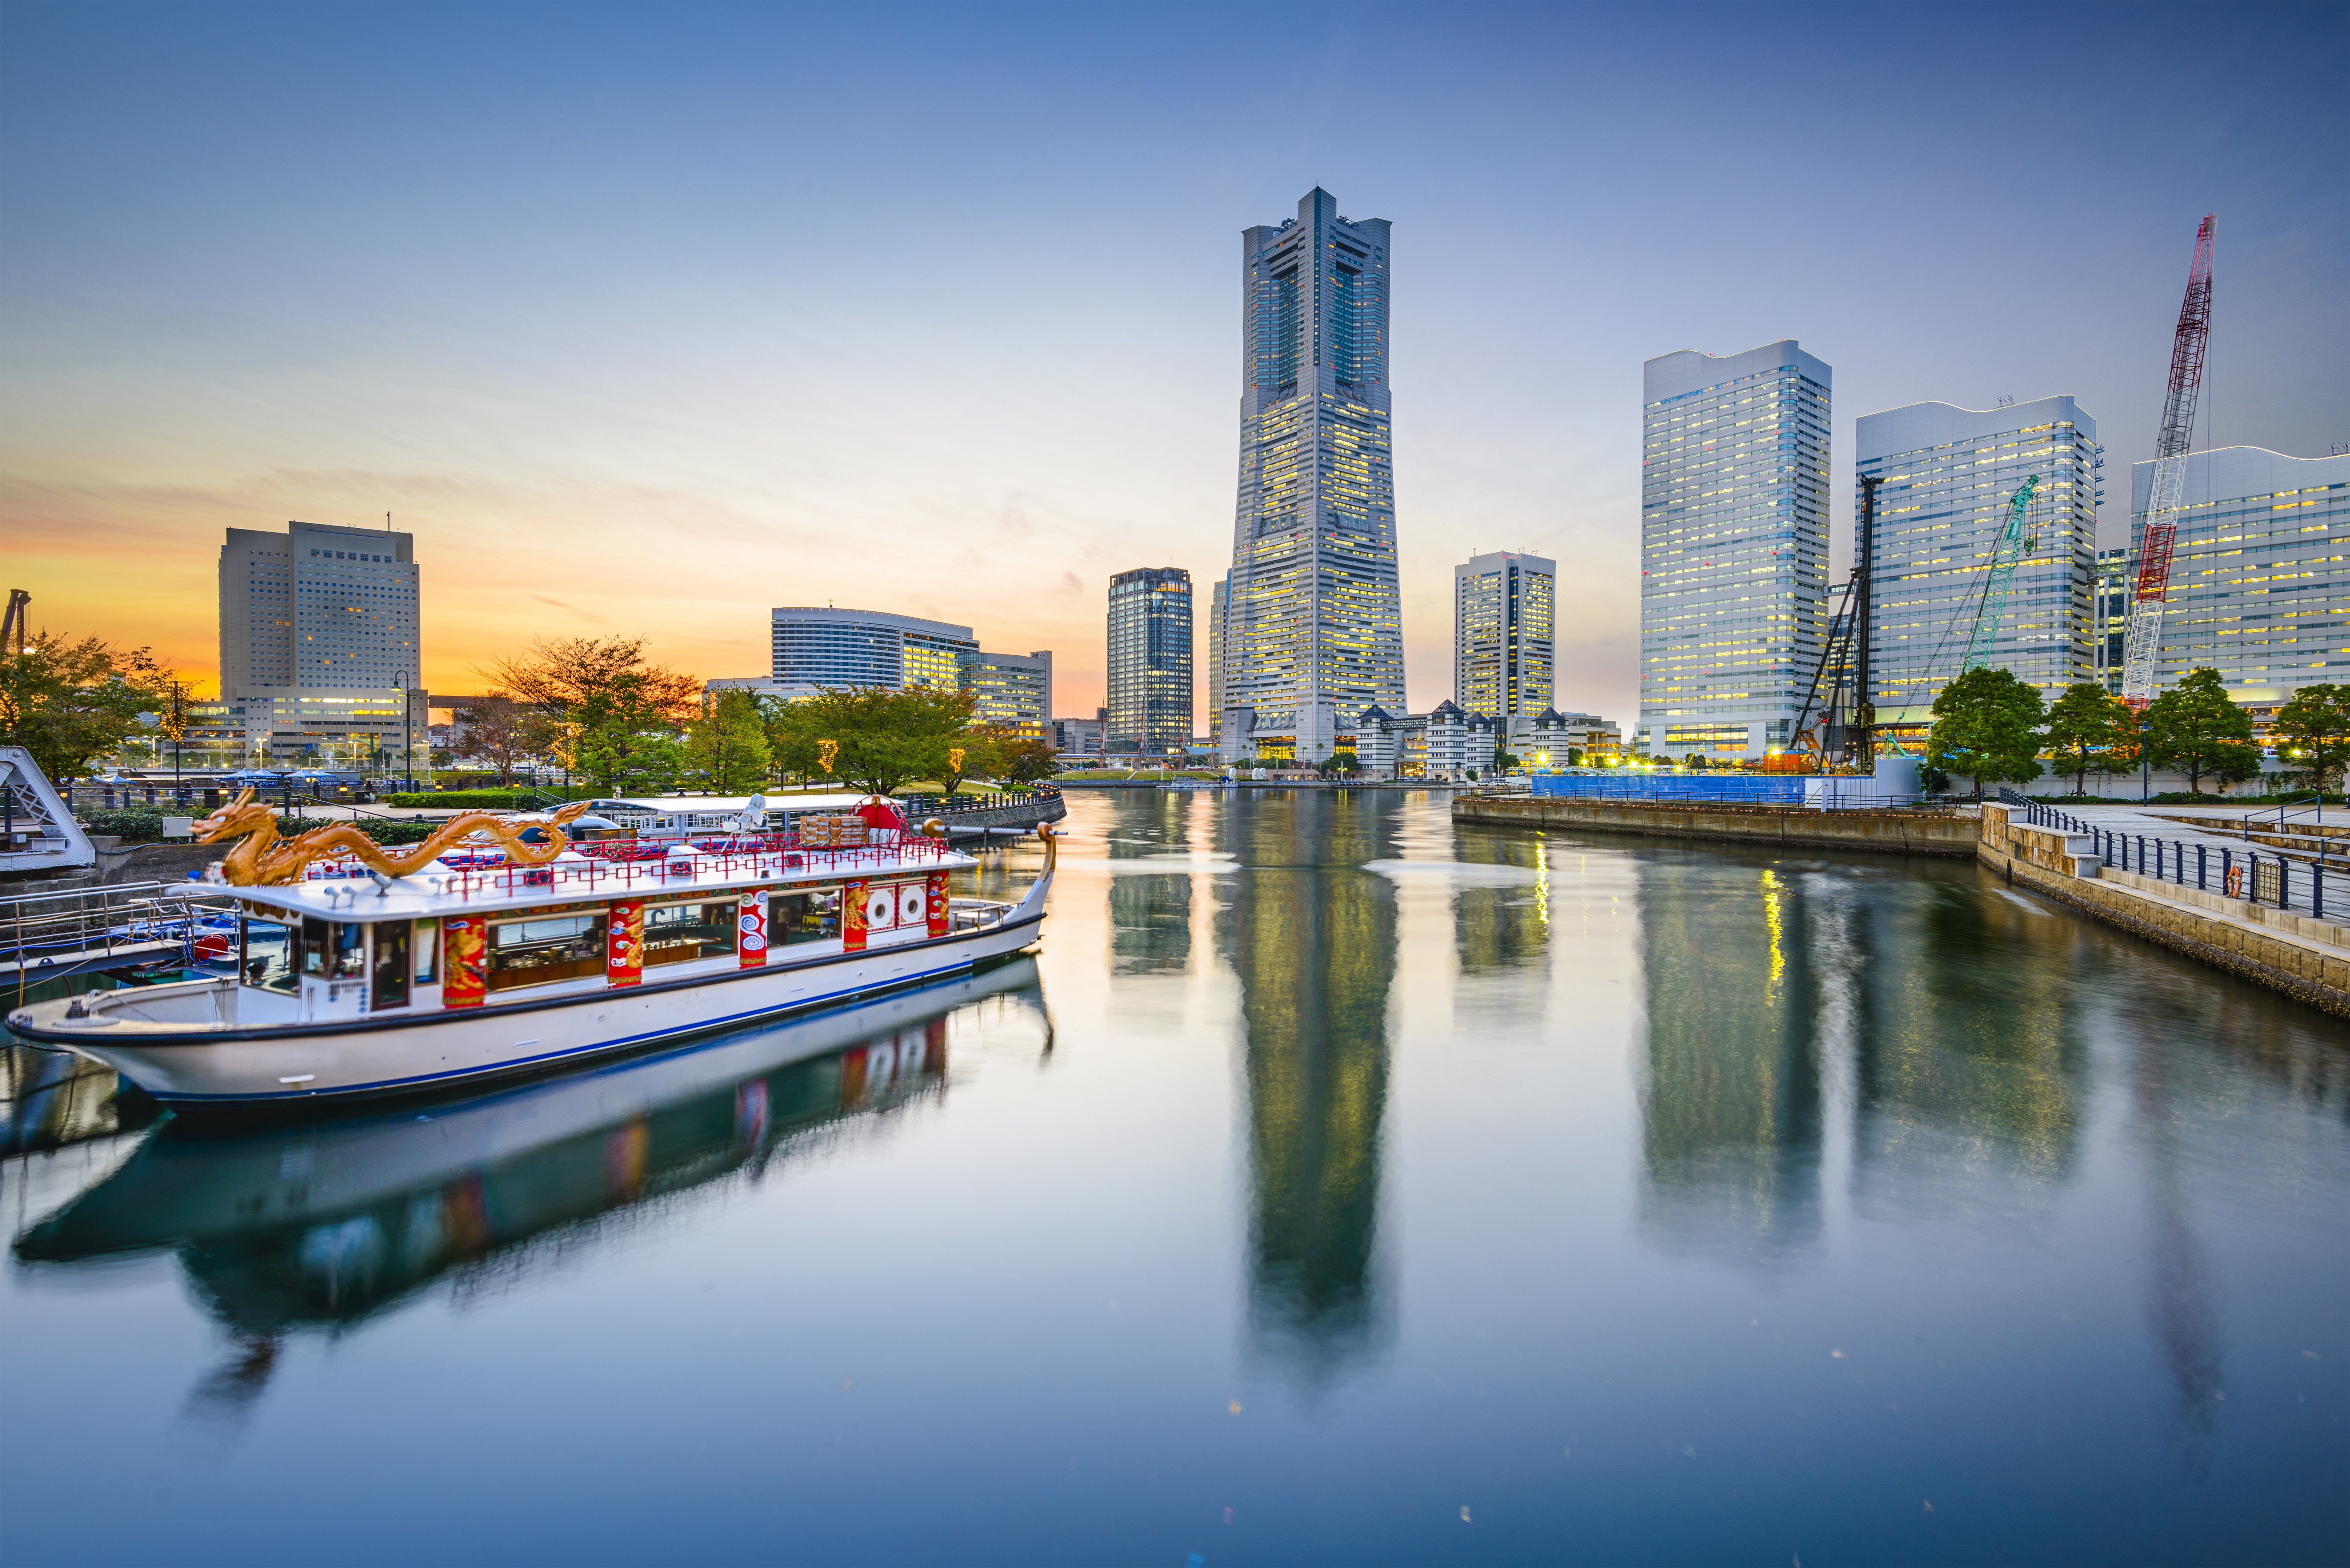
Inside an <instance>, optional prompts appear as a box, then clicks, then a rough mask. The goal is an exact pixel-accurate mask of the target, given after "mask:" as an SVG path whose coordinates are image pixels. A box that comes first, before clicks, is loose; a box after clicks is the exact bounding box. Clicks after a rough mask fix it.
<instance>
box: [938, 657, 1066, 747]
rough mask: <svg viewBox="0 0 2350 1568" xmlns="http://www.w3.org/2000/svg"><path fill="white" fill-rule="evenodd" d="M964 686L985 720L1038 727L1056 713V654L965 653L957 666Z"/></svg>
mask: <svg viewBox="0 0 2350 1568" xmlns="http://www.w3.org/2000/svg"><path fill="white" fill-rule="evenodd" d="M956 670H957V674H958V675H959V677H960V678H961V680H962V689H963V690H964V691H968V692H970V693H971V694H972V699H973V701H972V711H971V716H972V719H973V720H974V721H975V722H979V723H982V724H1006V725H1014V726H1029V727H1035V731H1036V733H1037V735H1038V736H1039V738H1042V736H1043V734H1044V730H1043V728H1042V726H1044V725H1045V724H1047V723H1049V722H1051V721H1052V717H1053V655H1052V652H1051V651H1050V650H1049V649H1039V650H1038V651H1036V652H1035V653H1028V654H1019V653H966V654H964V655H962V658H961V659H960V660H959V661H958V663H957V666H956Z"/></svg>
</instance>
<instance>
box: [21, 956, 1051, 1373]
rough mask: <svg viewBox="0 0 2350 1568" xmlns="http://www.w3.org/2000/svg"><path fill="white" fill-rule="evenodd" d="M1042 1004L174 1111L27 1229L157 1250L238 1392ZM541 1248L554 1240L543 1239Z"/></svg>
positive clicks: (750, 1166) (929, 1008) (933, 1063)
mask: <svg viewBox="0 0 2350 1568" xmlns="http://www.w3.org/2000/svg"><path fill="white" fill-rule="evenodd" d="M990 998H993V999H997V1001H998V1002H999V1003H1000V1004H1001V1005H1005V1006H1011V1007H1020V1008H1028V1009H1033V1010H1035V1012H1036V1014H1037V1017H1038V1021H1039V1025H1040V1034H1041V1033H1044V1032H1045V1031H1044V1024H1043V1008H1042V1002H1041V999H1040V997H1039V995H1038V992H1037V989H1036V971H1035V961H1033V960H1030V959H1017V960H1014V961H1012V962H1010V963H1008V964H1005V965H1003V966H1002V967H1000V968H997V969H994V970H991V971H987V972H985V973H983V974H981V975H977V976H973V977H970V978H966V979H963V980H960V981H952V982H951V983H948V984H945V985H940V986H934V987H931V988H928V989H925V990H922V991H919V992H908V993H905V994H903V995H899V996H896V997H892V998H889V999H887V1000H885V1001H881V1002H873V1003H870V1004H868V1005H866V1006H861V1007H858V1008H854V1009H849V1010H845V1011H843V1012H836V1013H828V1014H825V1015H822V1016H818V1017H815V1018H809V1019H805V1020H801V1021H798V1022H795V1023H787V1024H782V1025H771V1026H766V1027H758V1028H750V1029H744V1030H740V1031H735V1032H732V1033H725V1034H721V1035H717V1036H714V1037H712V1038H711V1039H709V1040H707V1041H705V1042H703V1043H702V1044H699V1045H696V1046H694V1047H692V1048H691V1049H688V1050H682V1051H675V1052H670V1053H666V1054H660V1055H658V1056H651V1057H644V1058H639V1059H638V1060H636V1061H634V1062H630V1063H626V1064H618V1065H615V1066H612V1067H609V1068H606V1069H604V1070H601V1071H597V1072H585V1073H579V1074H575V1075H570V1076H568V1077H564V1078H559V1079H555V1080H551V1081H547V1082H543V1083H540V1084H536V1085H531V1086H528V1087H525V1088H519V1089H515V1090H511V1091H508V1092H506V1093H504V1094H498V1095H493V1096H484V1097H481V1098H478V1099H472V1100H466V1101H462V1102H456V1103H446V1104H441V1105H435V1106H429V1107H425V1108H423V1109H421V1110H420V1109H419V1108H418V1107H416V1106H409V1107H407V1108H406V1109H404V1110H402V1111H401V1112H400V1113H398V1114H387V1115H379V1116H367V1117H352V1118H349V1119H346V1120H338V1121H328V1122H312V1123H305V1124H301V1125H299V1126H292V1127H288V1126H285V1125H282V1124H281V1125H277V1126H273V1127H269V1128H267V1129H265V1130H254V1129H246V1130H243V1131H221V1130H207V1129H206V1128H205V1127H203V1126H202V1125H197V1124H191V1123H189V1122H185V1121H178V1120H174V1121H170V1122H166V1123H165V1124H164V1125H163V1126H162V1127H161V1128H159V1129H158V1130H157V1132H156V1133H155V1135H154V1136H153V1137H151V1138H149V1139H148V1140H147V1142H146V1143H145V1145H144V1146H143V1147H140V1149H139V1150H138V1152H137V1153H136V1154H134V1155H132V1156H131V1157H130V1159H129V1160H127V1161H125V1162H124V1163H123V1164H122V1166H121V1167H120V1168H119V1169H117V1170H116V1171H115V1172H114V1173H113V1174H112V1175H111V1176H109V1177H108V1178H107V1179H105V1180H103V1181H101V1182H99V1184H98V1185H96V1186H95V1187H93V1188H92V1189H90V1190H89V1191H88V1192H86V1193H84V1194H82V1195H81V1196H80V1197H79V1198H78V1199H75V1200H74V1201H73V1202H72V1203H71V1204H69V1205H68V1207H66V1208H65V1209H64V1210H62V1211H61V1212H59V1213H58V1214H57V1216H56V1217H55V1218H53V1219H50V1220H47V1221H46V1222H44V1223H42V1224H40V1225H38V1226H36V1227H35V1228H34V1229H33V1230H32V1231H29V1232H27V1233H26V1235H25V1236H24V1237H23V1238H22V1239H21V1240H19V1241H17V1243H16V1256H17V1258H18V1259H19V1260H20V1261H21V1262H23V1263H25V1264H27V1265H31V1266H35V1267H57V1266H67V1267H70V1266H73V1265H76V1264H79V1263H84V1262H89V1261H92V1260H99V1259H110V1258H119V1257H121V1256H123V1255H125V1254H130V1253H137V1252H147V1251H161V1250H170V1251H175V1252H176V1253H177V1254H178V1256H179V1259H180V1262H181V1264H182V1267H183V1268H184V1269H186V1271H187V1272H188V1276H189V1278H190V1280H191V1281H192V1283H193V1284H194V1285H195V1286H196V1288H197V1290H198V1292H199V1293H201V1294H202V1296H203V1298H204V1300H205V1302H206V1303H207V1305H208V1306H209V1307H210V1309H211V1311H212V1313H213V1315H214V1316H215V1317H216V1318H218V1319H219V1321H220V1322H221V1324H223V1325H224V1327H225V1328H227V1329H228V1330H229V1331H230V1333H231V1334H233V1335H234V1336H235V1337H236V1339H237V1341H238V1343H239V1346H240V1348H239V1350H238V1351H237V1353H236V1355H234V1357H233V1360H232V1363H231V1365H229V1366H226V1367H224V1368H223V1369H222V1370H221V1371H220V1372H218V1373H216V1374H214V1375H213V1379H212V1380H211V1381H212V1384H213V1385H216V1386H213V1387H209V1388H207V1389H200V1390H199V1398H200V1399H201V1398H205V1397H213V1398H217V1399H222V1400H226V1401H229V1402H231V1403H234V1402H237V1401H240V1400H242V1399H244V1398H249V1397H250V1396H251V1395H252V1394H253V1393H256V1392H258V1389H259V1386H260V1384H261V1383H262V1382H263V1381H265V1378H266V1376H267V1374H268V1370H269V1364H270V1362H271V1360H272V1359H273V1358H274V1355H275V1354H276V1345H277V1342H278V1340H279V1339H280V1337H281V1336H282V1335H284V1334H286V1333H288V1332H289V1331H293V1330H296V1329H300V1328H304V1327H322V1328H328V1329H341V1328H345V1327H348V1326H349V1325H352V1324H356V1323H358V1322H359V1321H360V1320H362V1319H364V1318H367V1317H369V1315H371V1314H378V1313H380V1312H383V1311H386V1310H389V1309H392V1308H395V1307H396V1306H398V1305H399V1304H400V1303H402V1302H403V1301H407V1300H412V1299H415V1298H417V1297H418V1296H419V1295H421V1293H423V1291H424V1290H425V1289H426V1288H427V1287H428V1286H429V1285H431V1284H432V1282H434V1281H436V1280H438V1279H440V1278H441V1277H442V1276H444V1275H450V1274H452V1273H455V1274H456V1275H457V1276H458V1277H459V1282H462V1280H463V1276H464V1274H465V1272H467V1271H473V1270H479V1269H484V1268H494V1269H495V1270H497V1271H498V1272H499V1273H500V1275H501V1276H502V1277H509V1278H510V1277H511V1276H512V1274H513V1273H514V1272H516V1271H517V1269H527V1268H528V1266H529V1264H530V1262H531V1259H532V1257H533V1256H534V1248H533V1243H534V1241H536V1239H538V1238H540V1237H542V1236H545V1235H546V1233H547V1232H549V1231H554V1230H556V1228H558V1227H563V1228H567V1236H566V1247H567V1248H568V1247H570V1246H572V1245H576V1244H577V1241H578V1240H579V1239H580V1236H581V1234H582V1233H581V1232H579V1231H576V1230H572V1229H570V1228H573V1227H578V1226H581V1225H583V1224H584V1223H586V1222H589V1221H594V1220H597V1219H598V1217H599V1216H603V1215H605V1214H607V1213H608V1212H609V1211H612V1210H619V1209H623V1208H626V1207H628V1206H629V1205H634V1204H639V1203H643V1202H645V1201H647V1200H649V1199H659V1198H663V1197H669V1196H672V1195H677V1194H681V1193H684V1192H686V1191H688V1190H690V1189H695V1188H699V1187H702V1186H703V1185H705V1184H707V1183H710V1182H712V1181H716V1180H719V1179H722V1178H725V1177H728V1176H730V1175H733V1174H734V1173H738V1172H741V1173H746V1174H752V1175H755V1174H757V1173H759V1172H761V1171H764V1170H766V1169H768V1168H772V1167H773V1166H774V1164H775V1162H776V1161H777V1160H779V1159H783V1158H789V1157H790V1155H791V1154H792V1152H793V1151H794V1150H795V1148H796V1147H799V1146H800V1145H801V1144H803V1143H806V1142H808V1141H810V1135H811V1134H815V1133H817V1132H818V1131H819V1129H822V1128H824V1127H827V1125H828V1124H834V1123H837V1122H838V1121H840V1120H841V1119H842V1118H844V1117H849V1116H857V1115H858V1114H860V1113H864V1112H868V1111H883V1110H888V1109H890V1108H893V1107H897V1106H904V1105H906V1104H908V1103H909V1102H910V1101H913V1100H916V1099H918V1098H920V1097H921V1096H930V1095H935V1094H937V1093H939V1092H940V1091H941V1086H942V1085H943V1083H944V1075H945V1069H946V1046H947V1036H948V1023H949V1017H950V1014H951V1013H953V1012H957V1011H959V1010H961V1009H963V1008H967V1007H970V1006H972V1005H973V1004H974V1003H979V1002H984V1001H987V1000H988V999H990ZM550 1256H551V1254H550Z"/></svg>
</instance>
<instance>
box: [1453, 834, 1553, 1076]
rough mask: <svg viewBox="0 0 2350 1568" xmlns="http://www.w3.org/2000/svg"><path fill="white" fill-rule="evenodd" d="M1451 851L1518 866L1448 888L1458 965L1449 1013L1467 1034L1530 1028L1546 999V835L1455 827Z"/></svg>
mask: <svg viewBox="0 0 2350 1568" xmlns="http://www.w3.org/2000/svg"><path fill="white" fill-rule="evenodd" d="M1452 852H1453V855H1454V856H1455V857H1456V858H1458V859H1459V860H1461V862H1462V863H1463V864H1464V865H1469V866H1492V867H1497V868H1499V867H1508V868H1510V869H1513V870H1515V871H1520V872H1523V873H1524V876H1523V878H1515V877H1513V878H1505V879H1502V880H1495V881H1487V880H1482V879H1480V878H1478V877H1473V876H1471V875H1470V874H1467V873H1463V874H1462V876H1461V878H1460V880H1459V885H1458V886H1457V887H1456V888H1454V890H1453V894H1452V938H1453V948H1454V951H1455V953H1456V956H1457V957H1458V960H1459V962H1460V966H1461V973H1460V978H1459V981H1458V982H1457V983H1456V984H1455V985H1454V987H1453V992H1452V1008H1453V1017H1454V1019H1455V1021H1456V1023H1458V1025H1459V1027H1460V1029H1461V1032H1462V1033H1463V1034H1464V1035H1469V1036H1472V1037H1483V1036H1487V1035H1490V1034H1492V1033H1495V1032H1505V1033H1524V1032H1527V1031H1531V1030H1533V1029H1534V1028H1536V1027H1538V1026H1539V1025H1540V1024H1541V1023H1542V1018H1543V1013H1544V1010H1545V1008H1546V1007H1547V1006H1548V1004H1549V1000H1550V984H1549V981H1550V966H1549V963H1548V959H1549V956H1550V885H1549V877H1550V864H1549V852H1550V841H1549V840H1548V839H1546V838H1544V837H1543V836H1541V835H1539V834H1534V835H1527V834H1520V833H1503V832H1499V831H1496V830H1493V829H1491V828H1456V829H1455V831H1454V834H1453V850H1452Z"/></svg>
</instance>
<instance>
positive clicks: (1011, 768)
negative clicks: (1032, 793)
mask: <svg viewBox="0 0 2350 1568" xmlns="http://www.w3.org/2000/svg"><path fill="white" fill-rule="evenodd" d="M1060 771H1061V763H1060V758H1059V757H1058V756H1056V755H1055V753H1054V751H1053V748H1052V747H1050V746H1048V745H1046V744H1045V742H1042V741H1039V740H1035V739H1034V738H1032V737H1029V736H1024V735H1022V736H1014V737H1013V738H1011V739H1009V740H1002V741H998V742H996V746H995V774H994V776H995V777H996V779H997V780H999V781H1000V782H1002V783H1003V784H1041V783H1043V782H1044V781H1045V780H1046V779H1049V778H1052V777H1053V776H1054V775H1055V774H1058V773H1059V772H1060Z"/></svg>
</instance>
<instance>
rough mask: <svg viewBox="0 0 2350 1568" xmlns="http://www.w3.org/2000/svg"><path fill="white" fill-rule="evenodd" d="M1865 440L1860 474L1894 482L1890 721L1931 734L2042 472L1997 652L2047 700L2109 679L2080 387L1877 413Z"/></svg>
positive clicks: (1884, 535) (1873, 615) (1882, 690)
mask: <svg viewBox="0 0 2350 1568" xmlns="http://www.w3.org/2000/svg"><path fill="white" fill-rule="evenodd" d="M1855 446H1856V459H1855V462H1856V469H1857V472H1860V473H1861V474H1863V475H1870V474H1874V475H1877V476H1878V477H1880V478H1882V479H1883V480H1884V482H1885V483H1883V484H1882V485H1881V486H1879V487H1878V489H1877V549H1876V557H1877V558H1876V563H1875V566H1874V569H1873V571H1872V573H1871V576H1870V579H1869V581H1870V587H1869V597H1870V606H1869V623H1870V627H1871V628H1872V635H1871V637H1870V639H1869V655H1868V668H1869V686H1870V690H1871V698H1870V700H1871V701H1874V702H1875V703H1876V705H1877V723H1878V724H1879V725H1880V726H1891V727H1895V728H1897V729H1898V730H1914V731H1915V732H1918V733H1919V734H1922V733H1923V732H1924V730H1925V727H1926V726H1928V725H1929V724H1930V723H1931V722H1933V706H1934V699H1935V697H1937V696H1938V695H1939V694H1940V692H1941V690H1942V688H1943V687H1944V686H1946V685H1948V684H1949V683H1950V681H1952V680H1956V679H1957V678H1958V675H1959V670H1960V665H1961V664H1962V663H1963V662H1964V661H1965V659H1966V656H1967V643H1968V639H1970V636H1971V635H1972V633H1973V631H1974V627H1975V619H1976V617H1977V615H1978V613H1979V612H1980V611H1981V607H1982V596H1983V586H1984V584H1983V575H1984V573H1986V572H1987V571H1989V570H1990V569H1991V555H1992V551H1993V549H1994V548H1995V547H1996V546H1997V545H1998V543H1999V538H2000V535H2001V533H2002V530H2004V529H2005V528H2006V526H2007V519H2008V514H2009V512H2010V510H2011V507H2010V503H2011V501H2012V498H2013V496H2014V495H2015V493H2016V492H2017V491H2018V490H2020V489H2022V487H2023V484H2024V483H2025V482H2026V481H2027V480H2030V479H2032V478H2033V477H2035V476H2036V477H2037V478H2038V479H2039V481H2040V483H2039V485H2038V487H2037V488H2036V489H2035V490H2034V492H2033V497H2032V500H2031V502H2030V503H2029V504H2028V505H2027V507H2026V509H2025V523H2024V538H2025V548H2024V553H2023V556H2022V565H2021V566H2019V567H2018V568H2017V569H2016V573H2015V576H2014V577H2013V578H2012V581H2011V582H2010V584H2009V587H2008V594H2007V607H2006V611H2005V613H2004V614H2003V615H2002V617H2001V618H2000V623H1999V627H1998V629H1997V632H1996V634H1995V635H1994V636H1993V637H1992V639H1991V643H1990V647H1989V651H1988V653H1987V655H1986V657H1985V658H1984V660H1983V662H1984V663H1985V664H1987V665H1989V666H1990V667H1991V668H1992V669H1995V670H2006V671H2007V672H2008V673H2010V674H2011V675H2013V676H2014V677H2015V678H2016V679H2017V680H2021V681H2022V682H2024V683H2025V684H2026V685H2028V686H2031V687H2033V689H2034V690H2036V691H2039V693H2040V695H2041V697H2042V698H2043V700H2054V698H2055V696H2056V694H2057V693H2058V692H2060V691H2063V690H2064V688H2065V687H2067V686H2070V685H2071V684H2073V683H2074V681H2076V680H2095V679H2096V672H2097V652H2096V646H2095V633H2096V607H2095V605H2094V604H2093V602H2092V599H2091V593H2092V588H2093V587H2094V584H2095V577H2096V571H2097V556H2096V545H2097V499H2096V472H2095V469H2096V462H2097V457H2098V454H2099V452H2102V451H2103V449H2102V448H2100V447H2099V446H2098V445H2097V425H2096V421H2095V420H2092V419H2091V418H2089V416H2088V415H2086V414H2085V413H2083V412H2082V411H2081V410H2080V408H2079V406H2078V405H2077V404H2075V403H2074V401H2073V400H2072V399H2070V398H2067V397H2055V398H2042V399H2039V400H2036V401H2033V402H2029V403H2012V404H2010V405H2009V406H2008V407H2006V408H2003V409H1960V408H1954V407H1952V406H1951V405H1950V404H1949V403H1912V404H1910V405H1909V406H1908V407H1907V408H1900V409H1890V410H1887V411H1886V412H1884V413H1881V414H1869V415H1866V417H1864V418H1863V419H1862V420H1861V421H1860V422H1859V425H1858V427H1857V431H1856V441H1855ZM1855 505H1856V506H1857V505H1858V501H1857V498H1856V500H1855ZM1857 536H1858V535H1857V529H1856V533H1855V537H1856V538H1857Z"/></svg>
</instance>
